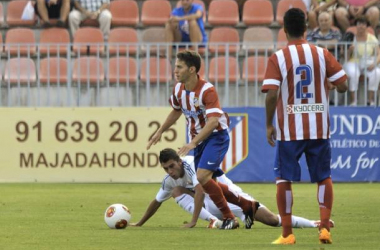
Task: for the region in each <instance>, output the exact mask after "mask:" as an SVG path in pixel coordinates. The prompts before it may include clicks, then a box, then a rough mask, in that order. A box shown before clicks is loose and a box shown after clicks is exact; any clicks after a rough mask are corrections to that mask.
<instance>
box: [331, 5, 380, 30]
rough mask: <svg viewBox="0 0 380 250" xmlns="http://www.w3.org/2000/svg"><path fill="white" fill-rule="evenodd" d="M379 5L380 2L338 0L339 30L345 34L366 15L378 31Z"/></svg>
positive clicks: (337, 19)
mask: <svg viewBox="0 0 380 250" xmlns="http://www.w3.org/2000/svg"><path fill="white" fill-rule="evenodd" d="M378 4H379V0H338V5H339V7H338V8H337V9H336V11H335V18H336V21H337V22H338V25H339V28H340V29H341V30H342V32H345V31H346V30H347V28H348V27H350V24H351V23H353V22H354V21H355V19H357V18H358V17H360V16H362V15H365V16H366V17H367V19H368V21H369V23H370V25H371V27H372V28H373V29H374V30H376V26H377V25H378V24H379V17H380V11H379V7H378Z"/></svg>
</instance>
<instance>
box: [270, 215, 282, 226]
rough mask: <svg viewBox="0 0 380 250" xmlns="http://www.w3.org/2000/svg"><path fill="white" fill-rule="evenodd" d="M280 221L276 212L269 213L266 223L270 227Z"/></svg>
mask: <svg viewBox="0 0 380 250" xmlns="http://www.w3.org/2000/svg"><path fill="white" fill-rule="evenodd" d="M279 223H280V221H279V220H278V216H277V215H276V214H273V213H272V214H271V215H270V216H268V225H269V226H271V227H277V226H278V224H279Z"/></svg>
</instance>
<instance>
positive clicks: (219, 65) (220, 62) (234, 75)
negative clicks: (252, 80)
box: [208, 56, 240, 84]
mask: <svg viewBox="0 0 380 250" xmlns="http://www.w3.org/2000/svg"><path fill="white" fill-rule="evenodd" d="M227 63H228V65H227ZM226 66H227V71H226ZM227 73H228V77H227ZM239 78H240V70H239V63H238V61H237V60H236V58H235V57H232V56H230V57H228V58H227V59H226V57H224V56H220V57H217V58H215V57H214V58H212V59H211V61H210V67H209V72H208V79H209V81H210V82H211V83H213V84H214V83H225V81H226V80H227V79H228V81H229V82H236V81H237V80H239Z"/></svg>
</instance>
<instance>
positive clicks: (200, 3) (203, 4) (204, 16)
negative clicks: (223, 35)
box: [176, 0, 207, 22]
mask: <svg viewBox="0 0 380 250" xmlns="http://www.w3.org/2000/svg"><path fill="white" fill-rule="evenodd" d="M193 3H196V4H199V5H201V6H202V8H203V11H204V13H203V22H206V13H207V11H206V6H205V3H204V2H203V1H202V0H194V2H193ZM181 6H182V3H181V0H179V1H178V2H177V5H176V8H179V7H181Z"/></svg>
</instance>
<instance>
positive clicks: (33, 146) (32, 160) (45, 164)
mask: <svg viewBox="0 0 380 250" xmlns="http://www.w3.org/2000/svg"><path fill="white" fill-rule="evenodd" d="M170 111H171V108H168V107H166V108H39V109H31V108H1V109H0V114H1V115H2V117H6V119H3V122H2V123H1V129H0V131H1V132H0V133H1V138H2V143H1V146H0V147H1V152H2V153H1V154H0V162H1V166H0V182H146V183H148V182H160V181H161V180H162V176H163V175H164V171H163V170H162V169H161V167H160V164H159V159H158V155H159V151H160V150H161V149H163V148H165V147H172V148H177V147H178V145H183V144H184V143H185V141H186V140H185V137H186V130H185V121H184V120H181V121H180V122H178V123H177V124H176V125H174V126H173V127H172V128H171V129H169V130H168V131H167V132H165V133H164V134H163V136H162V139H161V142H160V143H159V144H158V145H156V146H153V147H152V148H151V149H150V150H149V151H147V150H146V146H147V142H148V139H149V138H150V136H152V135H153V133H154V132H155V131H156V130H157V129H158V127H159V126H160V125H161V124H162V123H163V122H164V120H165V119H166V115H167V114H168V113H169V112H170Z"/></svg>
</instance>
